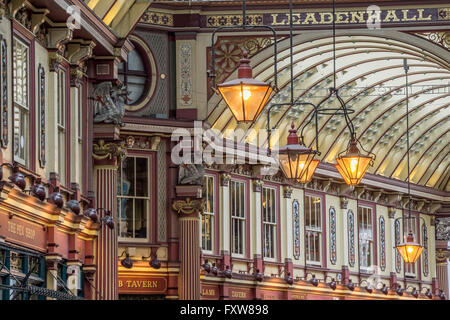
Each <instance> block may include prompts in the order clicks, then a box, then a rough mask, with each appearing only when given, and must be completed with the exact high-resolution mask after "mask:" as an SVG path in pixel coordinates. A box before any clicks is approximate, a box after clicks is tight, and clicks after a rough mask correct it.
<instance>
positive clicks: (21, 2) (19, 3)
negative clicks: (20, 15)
mask: <svg viewBox="0 0 450 320" xmlns="http://www.w3.org/2000/svg"><path fill="white" fill-rule="evenodd" d="M25 2H26V1H25V0H11V1H10V2H9V5H10V8H11V9H10V14H11V18H14V17H15V16H16V14H17V12H18V11H19V10H20V9H22V8H23V7H24V6H25Z"/></svg>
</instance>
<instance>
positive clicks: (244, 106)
mask: <svg viewBox="0 0 450 320" xmlns="http://www.w3.org/2000/svg"><path fill="white" fill-rule="evenodd" d="M255 28H258V29H261V28H262V29H268V30H270V31H271V32H272V34H273V41H274V42H273V48H274V59H275V63H274V66H273V67H274V85H273V86H272V84H271V83H268V82H263V81H260V80H257V79H254V78H253V74H252V67H251V66H250V64H249V63H250V60H249V59H248V53H247V52H246V51H243V53H242V59H241V60H240V64H239V68H238V78H237V79H234V80H230V81H227V82H224V83H222V84H217V86H216V74H215V69H216V67H215V35H216V33H217V32H219V31H223V30H229V29H242V30H244V31H246V30H250V29H255ZM211 60H212V61H211V69H212V70H210V71H209V72H208V73H209V77H211V78H212V89H213V90H214V92H215V93H217V94H219V95H220V96H221V97H222V99H223V100H224V101H225V103H226V104H227V106H228V108H229V109H230V111H231V113H232V114H233V116H234V118H235V119H236V121H237V122H238V123H248V122H253V121H255V120H256V118H257V117H258V116H259V114H260V113H261V111H262V110H263V109H264V106H265V105H266V103H267V101H268V100H269V98H270V97H271V94H272V93H273V92H274V91H278V84H277V75H278V71H277V64H276V61H277V35H276V32H275V29H274V28H273V27H272V26H269V25H263V24H261V25H260V24H258V25H247V15H246V0H243V1H242V24H241V25H232V26H220V27H218V28H216V29H214V31H213V33H212V36H211Z"/></svg>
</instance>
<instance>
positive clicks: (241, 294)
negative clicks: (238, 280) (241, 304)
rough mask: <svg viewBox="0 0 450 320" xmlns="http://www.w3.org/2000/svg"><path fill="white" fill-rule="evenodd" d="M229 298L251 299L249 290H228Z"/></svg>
mask: <svg viewBox="0 0 450 320" xmlns="http://www.w3.org/2000/svg"><path fill="white" fill-rule="evenodd" d="M229 297H230V298H231V299H252V297H251V296H250V290H246V289H234V288H230V291H229Z"/></svg>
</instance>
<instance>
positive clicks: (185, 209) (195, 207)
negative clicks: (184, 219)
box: [172, 198, 205, 215]
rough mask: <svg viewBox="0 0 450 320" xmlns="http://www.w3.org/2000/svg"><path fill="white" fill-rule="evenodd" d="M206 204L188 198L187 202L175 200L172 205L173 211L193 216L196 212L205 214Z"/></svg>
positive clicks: (199, 200)
mask: <svg viewBox="0 0 450 320" xmlns="http://www.w3.org/2000/svg"><path fill="white" fill-rule="evenodd" d="M204 206H205V203H204V201H203V200H202V199H198V200H197V199H196V200H191V199H190V198H186V200H175V201H174V202H173V204H172V208H173V210H175V211H176V212H177V213H178V214H186V215H189V214H193V213H194V212H200V213H203V211H204Z"/></svg>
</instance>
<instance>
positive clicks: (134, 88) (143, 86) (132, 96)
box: [119, 36, 157, 111]
mask: <svg viewBox="0 0 450 320" xmlns="http://www.w3.org/2000/svg"><path fill="white" fill-rule="evenodd" d="M130 39H131V42H132V43H133V45H134V49H133V50H132V51H131V52H130V53H129V54H128V59H127V61H126V62H122V63H121V64H120V65H119V79H120V81H122V82H123V84H124V85H125V86H126V88H127V90H128V92H129V94H128V101H127V103H126V105H125V109H126V110H128V111H137V110H139V109H142V108H143V107H145V106H146V105H147V103H148V102H149V101H150V99H151V98H152V96H153V94H154V93H155V89H156V82H157V68H156V62H155V58H154V57H153V54H152V52H151V50H150V48H149V47H148V45H147V44H146V43H145V42H144V41H143V40H142V39H140V38H138V37H136V36H131V37H130Z"/></svg>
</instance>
